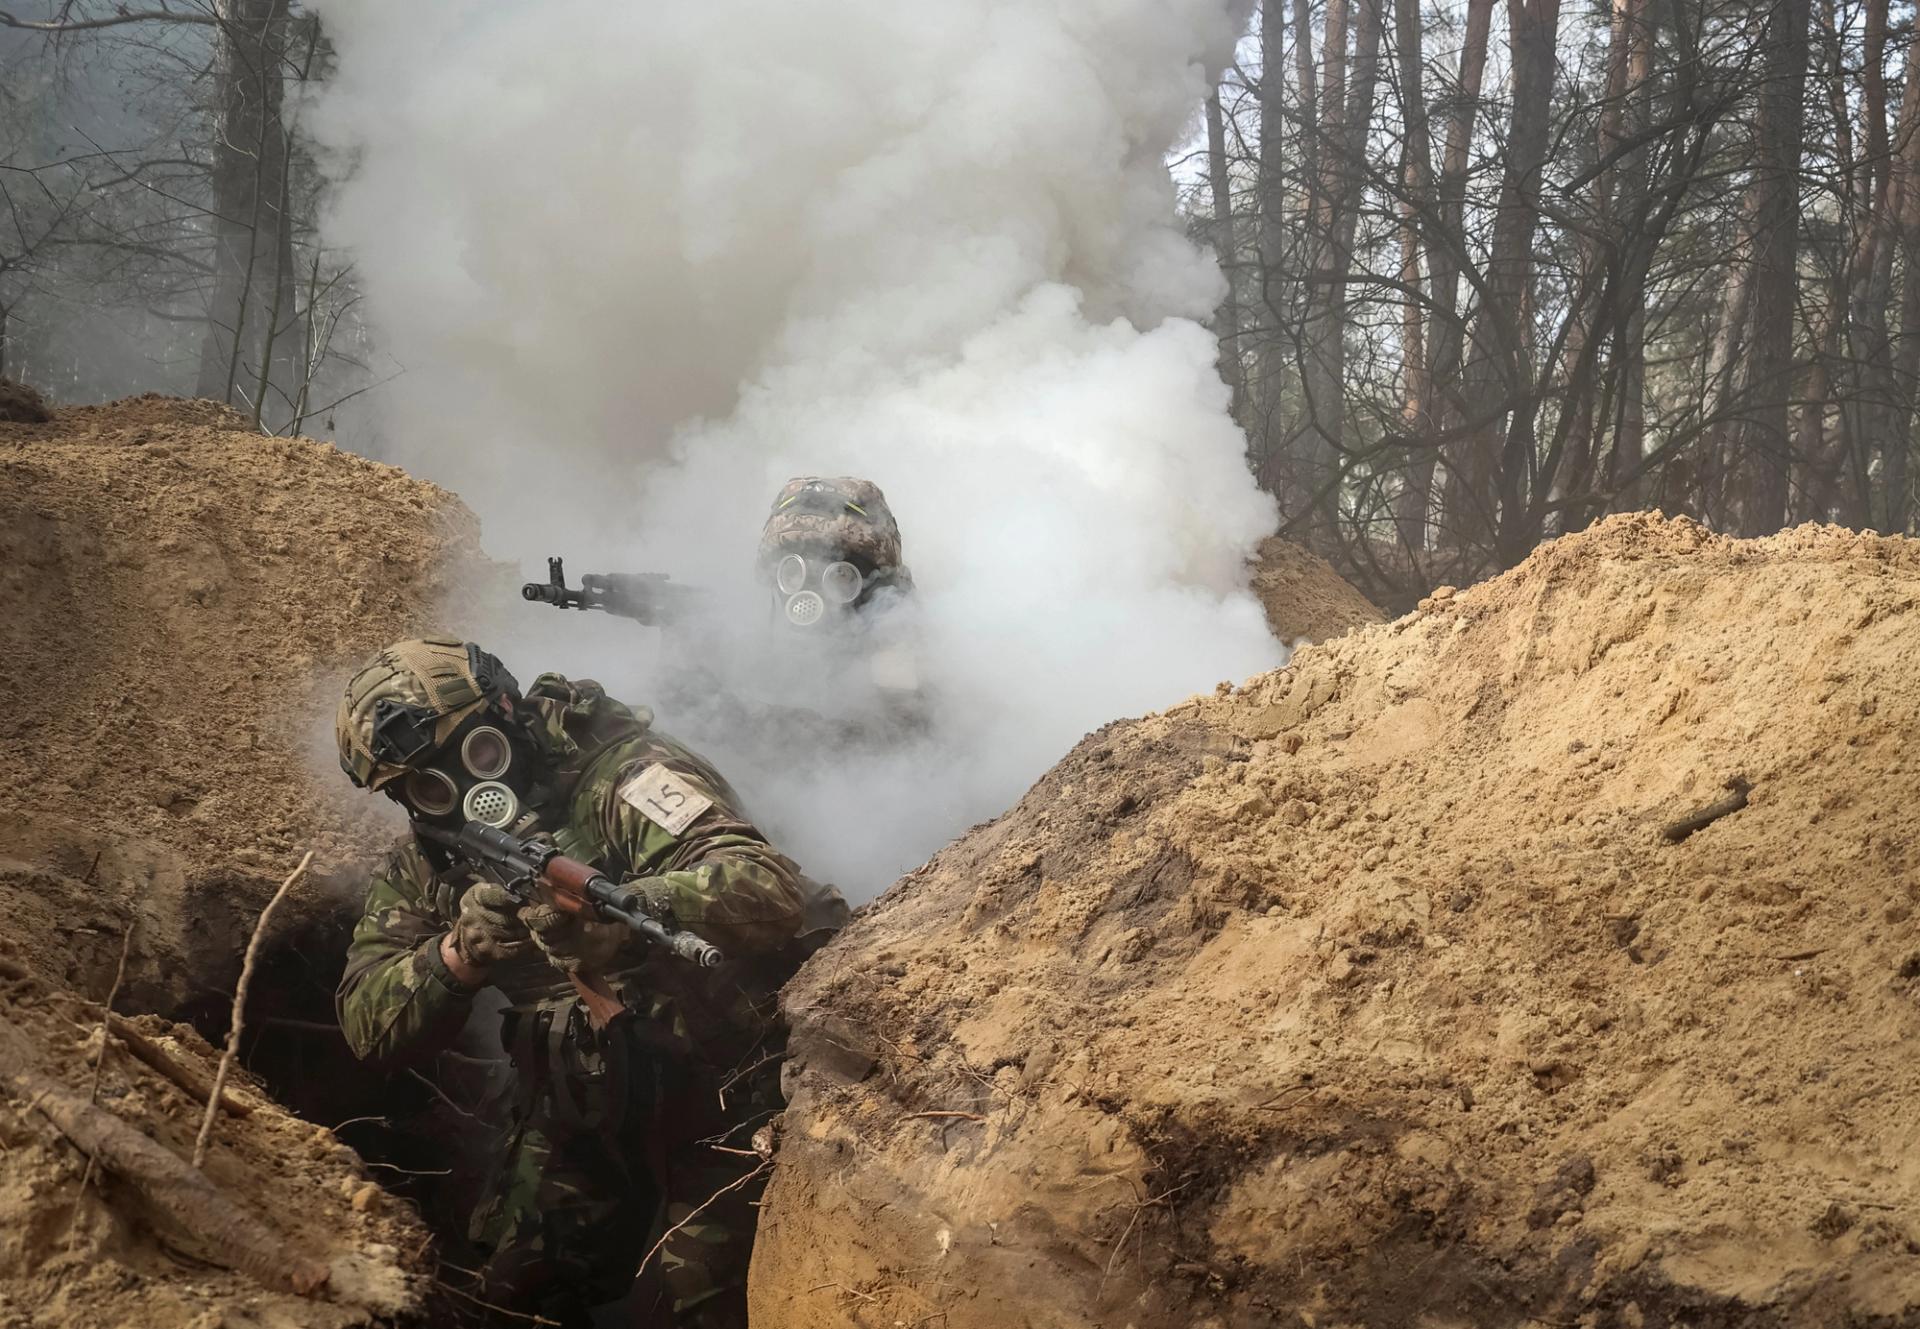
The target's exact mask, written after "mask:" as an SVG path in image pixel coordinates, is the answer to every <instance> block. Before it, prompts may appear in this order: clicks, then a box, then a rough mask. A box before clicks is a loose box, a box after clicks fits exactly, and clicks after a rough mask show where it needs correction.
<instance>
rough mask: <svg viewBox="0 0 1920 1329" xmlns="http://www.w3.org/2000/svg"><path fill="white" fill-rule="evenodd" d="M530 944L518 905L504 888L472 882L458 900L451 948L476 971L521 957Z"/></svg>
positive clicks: (530, 940) (530, 939)
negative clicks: (458, 906) (457, 913)
mask: <svg viewBox="0 0 1920 1329" xmlns="http://www.w3.org/2000/svg"><path fill="white" fill-rule="evenodd" d="M532 945H533V942H532V938H531V937H529V936H528V933H527V926H526V924H524V923H522V922H521V921H520V906H519V904H518V903H517V902H516V901H515V900H514V898H513V896H512V895H511V894H510V893H509V892H508V891H507V888H506V887H505V886H498V885H495V884H494V883H493V882H490V881H482V882H476V883H475V884H474V885H472V886H469V887H468V888H467V893H466V894H465V895H463V896H461V897H460V917H459V918H458V919H456V920H455V921H454V924H453V949H454V953H455V954H457V955H458V956H459V957H460V958H461V959H462V960H465V961H466V962H467V963H468V964H470V965H473V966H474V967H475V968H477V969H490V968H492V967H493V966H494V965H496V964H499V963H500V962H501V961H502V960H512V959H516V958H517V957H519V956H522V955H525V954H526V953H527V951H528V950H529V949H530V948H531V946H532Z"/></svg>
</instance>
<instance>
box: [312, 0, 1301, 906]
mask: <svg viewBox="0 0 1920 1329" xmlns="http://www.w3.org/2000/svg"><path fill="white" fill-rule="evenodd" d="M321 8H322V11H323V15H324V18H325V20H326V22H327V24H328V30H329V32H330V33H331V34H332V36H333V38H334V40H335V42H336V44H337V49H338V53H339V70H338V75H337V77H336V78H334V79H333V80H332V81H331V84H330V90H329V92H328V93H327V94H326V96H325V99H324V100H323V101H322V103H321V104H320V105H319V106H317V107H316V108H315V109H314V112H313V120H312V121H311V123H313V124H314V125H315V126H316V127H317V128H318V130H319V131H320V132H321V133H322V134H323V135H325V136H326V138H327V139H328V140H329V141H330V142H332V143H333V144H335V145H336V146H337V147H338V148H339V149H341V150H342V153H343V158H342V160H343V162H346V161H347V160H348V159H349V157H348V154H350V159H351V163H352V170H351V173H350V174H348V175H347V178H346V181H345V183H344V184H343V186H342V188H341V189H340V190H339V196H338V200H337V204H336V207H335V209H334V211H333V215H332V217H331V219H330V221H329V229H330V231H331V233H332V239H333V240H334V241H335V242H336V243H341V244H344V245H345V246H347V247H349V248H350V249H351V250H352V251H353V252H354V254H355V255H356V259H357V263H358V271H359V274H360V279H361V281H362V282H363V284H364V286H365V288H366V290H367V292H368V300H369V302H370V305H371V317H372V321H373V323H374V325H375V326H376V327H377V328H378V329H379V330H380V332H381V334H382V335H383V336H384V337H385V338H386V339H387V340H388V342H389V344H390V346H391V349H392V350H393V351H394V353H395V354H396V355H397V356H398V357H399V359H400V360H401V361H402V362H403V363H405V364H406V365H407V367H408V371H407V373H406V374H405V375H404V376H403V377H402V378H401V379H399V380H398V381H397V382H396V383H394V384H393V385H392V386H391V387H390V388H389V389H387V390H386V391H387V393H388V394H389V395H388V399H387V403H386V406H385V412H386V421H385V432H386V433H387V434H388V435H389V436H390V437H391V438H393V439H394V440H396V446H397V447H398V448H399V449H400V451H399V456H398V458H397V459H398V460H401V461H403V462H405V463H407V464H409V465H412V466H414V467H415V468H416V469H420V470H423V471H425V472H426V473H428V474H429V475H431V476H432V477H433V478H435V479H437V480H440V481H441V482H443V483H446V484H448V485H449V486H451V487H453V488H455V489H457V490H459V491H460V492H461V493H462V494H463V495H465V496H466V497H467V498H468V499H469V501H471V502H473V503H474V504H475V506H476V507H478V508H479V509H480V511H481V514H482V516H483V518H484V519H485V520H486V523H487V531H488V539H489V543H490V545H492V546H493V547H494V548H496V549H497V550H499V551H500V552H502V553H505V554H510V555H513V556H517V557H522V558H525V557H529V556H537V555H542V554H545V553H549V552H565V553H566V554H567V555H568V558H569V563H570V565H571V566H572V567H574V568H576V569H584V568H590V567H596V566H598V567H602V568H611V567H625V568H629V569H640V568H649V569H659V570H667V571H671V572H673V573H674V574H675V575H676V577H678V578H681V579H684V580H688V581H695V582H704V583H708V584H714V583H727V584H730V585H732V586H734V587H736V588H737V587H738V586H739V585H740V584H741V583H742V582H743V580H744V579H745V577H746V576H747V574H748V572H749V570H750V563H751V559H752V554H753V548H754V543H755V540H756V538H757V536H758V533H759V527H760V524H761V521H762V519H763V518H764V515H765V511H766V505H767V503H768V501H769V500H770V499H771V497H772V495H773V493H774V491H775V489H776V488H777V487H778V486H779V485H780V484H781V483H782V482H783V481H784V480H786V479H787V478H788V477H789V476H793V475H800V474H826V475H831V474H853V475H862V476H867V477H869V478H872V479H873V480H875V481H877V482H878V483H879V484H880V485H881V487H882V488H883V489H884V490H885V491H886V493H887V496H888V498H889V500H890V502H891V504H892V506H893V509H894V511H895V513H896V514H897V516H898V517H899V519H900V523H901V527H902V531H903V533H904V536H905V542H906V554H907V560H908V562H909V563H910V564H911V566H912V568H913V571H914V575H915V577H916V580H917V582H918V585H919V594H918V596H917V603H916V605H915V607H914V615H915V621H914V626H915V628H916V629H917V631H918V633H919V634H920V636H919V649H918V654H919V658H920V664H921V673H922V675H923V677H924V679H925V681H926V683H927V688H928V695H929V696H930V697H931V698H933V699H934V707H935V709H934V713H933V715H932V718H931V723H930V725H929V726H928V727H927V728H926V729H925V730H924V731H921V732H919V733H918V734H917V736H916V737H914V738H912V739H910V740H908V741H904V742H901V743H898V744H895V745H894V746H892V747H890V748H888V749H887V750H885V751H881V752H875V751H872V750H868V751H865V752H864V753H855V754H852V755H848V754H841V755H839V756H836V757H834V758H833V759H832V760H825V759H823V756H824V754H821V753H812V752H803V751H795V752H784V753H781V752H775V751H770V750H769V748H768V745H767V744H765V743H760V744H755V743H754V742H752V741H749V737H748V736H743V735H738V734H729V733H727V732H725V731H724V730H725V726H724V722H722V721H720V720H718V719H716V718H715V715H716V714H717V712H718V710H719V709H721V708H716V712H715V714H709V713H705V712H703V711H702V710H701V709H700V708H697V707H695V708H691V709H686V710H685V713H684V714H681V715H674V714H671V713H670V714H668V715H666V716H664V717H663V720H666V721H671V722H672V723H670V724H669V726H668V727H669V728H672V727H674V725H676V724H677V725H680V726H681V727H682V728H685V729H687V730H688V731H689V732H688V734H687V736H688V737H695V738H699V739H701V740H703V741H706V742H709V743H712V744H714V745H715V746H716V747H717V748H718V749H719V750H720V751H719V752H718V753H716V755H731V756H733V757H734V759H735V760H736V761H737V762H744V763H746V769H744V770H742V769H739V768H738V766H735V767H734V769H730V770H729V773H730V774H736V773H737V774H738V775H739V779H738V780H737V783H740V784H741V785H742V786H743V788H744V789H745V790H746V792H747V794H748V797H749V800H750V802H751V803H752V804H753V805H754V807H755V810H756V812H757V813H758V814H759V815H760V818H761V820H762V821H763V822H765V823H767V825H768V828H769V830H770V831H771V832H772V833H773V834H774V836H775V838H776V839H778V840H780V841H781V842H782V843H783V844H785V845H788V846H789V847H791V848H792V849H793V851H794V852H795V854H796V856H798V857H800V858H801V859H802V861H803V862H804V863H806V864H807V865H808V866H809V867H810V868H811V869H813V870H814V871H816V873H818V874H819V875H823V876H829V877H834V878H837V879H839V880H840V881H841V883H842V884H843V885H844V886H846V887H848V888H850V891H851V893H853V894H856V895H859V896H863V897H864V896H866V895H871V894H872V893H873V892H874V891H875V890H877V889H879V888H880V887H882V886H884V885H885V884H886V882H887V881H888V880H890V879H891V878H892V876H894V875H895V874H897V873H898V872H899V871H900V870H902V869H904V868H906V867H909V866H911V865H912V864H913V863H914V862H917V861H918V860H919V859H921V858H923V857H925V855H926V854H927V853H928V852H930V851H931V850H932V849H934V848H937V847H938V846H939V844H940V843H941V842H943V841H944V840H945V839H946V838H948V837H949V836H951V835H953V834H955V833H957V832H958V831H960V830H962V829H964V828H965V826H966V825H968V824H969V823H970V822H972V821H976V820H980V819H983V818H985V817H987V816H991V815H993V814H994V813H996V812H998V811H1000V810H1001V809H1003V808H1004V807H1006V806H1007V805H1008V804H1009V803H1010V802H1011V801H1012V800H1013V799H1014V798H1016V797H1017V796H1018V795H1019V793H1020V792H1021V791H1022V790H1023V789H1024V788H1025V786H1026V785H1027V784H1028V783H1029V782H1030V781H1031V780H1032V779H1033V778H1035V777H1036V776H1037V775H1038V774H1039V773H1040V772H1041V771H1043V770H1044V769H1045V768H1046V767H1047V766H1048V765H1049V764H1050V763H1051V762H1052V761H1054V760H1055V759H1057V758H1058V757H1059V756H1060V755H1061V754H1062V753H1063V752H1064V751H1065V750H1066V748H1067V747H1068V746H1069V745H1070V744H1071V743H1072V742H1073V741H1074V740H1075V739H1077V738H1078V737H1079V736H1080V735H1081V734H1082V733H1083V732H1085V731H1086V730H1087V729H1089V728H1092V727H1094V726H1096V725H1098V724H1100V723H1103V722H1104V721H1106V720H1108V719H1112V718H1114V717H1116V716H1119V715H1124V714H1129V713H1137V712H1139V711H1142V710H1146V709H1152V708H1155V707H1159V706H1164V705H1167V704H1170V703H1171V702H1174V701H1177V700H1178V699H1179V698H1180V697H1182V696H1184V695H1186V694H1187V693H1189V692H1192V691H1194V690H1197V689H1203V688H1206V687H1209V686H1211V685H1212V684H1213V683H1214V682H1216V681H1217V680H1219V679H1222V678H1237V677H1242V676H1245V675H1247V674H1249V673H1253V672H1256V671H1258V670H1260V669H1264V668H1268V667H1271V666H1272V665H1274V664H1277V663H1279V662H1280V660H1281V658H1282V655H1283V651H1282V649H1281V648H1280V646H1279V645H1278V644H1277V643H1276V642H1274V641H1273V639H1272V638H1271V637H1270V636H1269V634H1268V633H1267V630H1266V627H1265V625H1264V622H1263V619H1262V616H1261V613H1260V610H1259V607H1258V606H1257V604H1256V603H1255V602H1254V601H1253V599H1252V598H1251V596H1250V595H1249V594H1248V593H1247V592H1246V590H1245V587H1244V583H1245V569H1244V560H1245V558H1246V557H1247V555H1248V554H1249V553H1250V552H1251V549H1252V546H1253V544H1254V542H1255V541H1257V540H1258V539H1259V537H1260V536H1262V535H1263V534H1265V533H1267V532H1268V531H1270V530H1271V529H1272V528H1273V525H1274V512H1273V510H1272V506H1271V504H1270V502H1269V501H1268V500H1267V499H1266V498H1265V497H1264V496H1263V495H1262V494H1260V493H1259V491H1258V490H1257V489H1256V488H1255V487H1254V485H1253V483H1252V481H1251V479H1250V478H1249V476H1248V473H1247V469H1246V466H1245V464H1244V461H1243V459H1242V452H1243V448H1244V442H1243V440H1242V439H1241V437H1240V435H1239V433H1238V431H1237V430H1236V429H1235V428H1234V426H1233V424H1232V422H1231V420H1230V419H1229V418H1228V415H1227V393H1226V389H1225V388H1224V386H1223V385H1222V384H1221V382H1220V380H1219V378H1218V375H1217V373H1216V371H1215V368H1214V357H1215V345H1214V342H1213V339H1212V337H1211V336H1210V334H1208V333H1207V332H1206V331H1205V329H1204V328H1202V327H1201V326H1200V325H1199V323H1198V322H1196V321H1195V320H1200V319H1204V318H1205V317H1206V316H1207V314H1208V312H1209V311H1210V310H1211V308H1212V306H1213V305H1214V303H1215V302H1216V301H1217V299H1218V297H1219V295H1220V291H1221V282H1220V277H1219V274H1218V272H1217V271H1216V270H1215V269H1214V267H1213V266H1212V263H1211V260H1210V259H1209V258H1208V257H1207V256H1206V255H1204V254H1203V253H1202V252H1201V251H1200V250H1198V249H1197V248H1196V247H1195V246H1194V245H1192V244H1191V243H1190V242H1189V241H1188V240H1187V239H1186V237H1185V236H1184V235H1183V234H1182V232H1181V231H1180V229H1179V227H1178V225H1177V223H1176V221H1175V217H1174V209H1173V191H1172V187H1171V184H1170V182H1169V181H1168V178H1167V174H1166V170H1165V167H1164V165H1163V156H1164V153H1165V152H1166V150H1167V148H1168V146H1169V145H1170V144H1172V143H1174V142H1175V141H1176V140H1177V139H1178V138H1179V137H1180V136H1181V133H1182V131H1183V128H1184V127H1185V126H1186V125H1187V124H1188V122H1189V121H1190V120H1191V118H1192V116H1193V114H1194V111H1195V108H1196V107H1197V106H1198V104H1199V103H1200V100H1201V99H1202V98H1203V97H1204V95H1205V92H1206V88H1207V72H1206V71H1207V69H1208V67H1209V66H1210V65H1214V66H1217V65H1218V63H1220V62H1222V61H1224V60H1225V59H1226V58H1227V57H1228V55H1229V53H1230V51H1231V47H1232V43H1233V41H1234V37H1235V34H1236V32H1237V31H1238V28H1239V26H1240V23H1241V20H1242V19H1243V17H1244V15H1243V13H1242V12H1240V9H1239V8H1238V7H1236V6H1235V5H1233V4H1229V3H1227V2H1226V0H1101V2H1100V3H1088V2H1087V0H1030V2H1029V3H1024V4H1019V5H1013V4H1007V3H1005V2H1004V0H947V2H946V3H942V4H939V5H901V4H898V3H892V2H888V0H812V2H811V3H802V4H792V3H785V4H782V3H774V2H773V0H753V2H752V3H748V2H747V0H712V2H710V3H706V4H702V5H672V6H634V5H628V4H622V3H616V2H615V0H562V2H551V0H550V2H548V3H541V4H532V3H523V4H503V3H499V0H484V2H483V0H438V2H437V3H435V4H432V5H395V4H391V3H383V2H382V0H326V3H324V4H323V5H322V6H321ZM744 612H746V613H748V614H753V613H763V612H764V602H763V601H760V600H754V601H752V604H751V608H750V609H748V610H746V611H744ZM541 613H543V614H547V615H551V614H552V611H549V610H544V609H539V610H535V609H528V610H526V611H524V613H522V614H521V615H519V616H517V617H516V619H515V620H514V623H515V624H516V626H517V627H518V629H519V630H517V631H509V633H508V636H509V641H508V644H507V647H506V649H503V650H502V654H503V655H508V656H509V660H510V663H513V664H514V665H515V667H516V668H518V669H520V670H521V671H522V675H523V677H524V676H526V674H528V673H531V672H532V671H533V670H534V669H535V668H539V667H561V668H566V669H569V670H584V671H586V672H593V673H595V674H596V675H597V676H599V677H602V678H603V679H604V680H605V681H607V682H608V683H609V684H610V685H615V686H616V688H617V689H624V690H625V691H626V692H628V693H629V694H637V695H636V696H635V699H637V700H644V699H646V696H647V694H648V691H649V689H648V688H647V686H646V684H647V678H646V673H647V672H648V670H647V664H648V661H647V657H646V656H644V655H642V654H641V653H638V652H633V651H630V650H627V649H623V648H620V647H617V646H613V645H612V644H611V638H610V637H609V635H608V634H607V633H606V632H605V631H595V632H592V633H579V634H576V633H574V632H573V631H572V629H573V628H574V627H575V626H576V624H578V623H579V622H580V620H579V619H577V618H576V619H570V620H562V619H558V618H554V617H549V618H547V619H540V620H537V621H536V620H534V619H532V618H530V617H529V615H533V614H541ZM620 626H622V627H625V626H626V625H620ZM473 630H474V631H476V632H477V631H478V629H477V628H475V629H473ZM522 632H524V633H525V634H526V636H527V638H528V639H529V640H528V641H527V642H526V645H527V646H528V647H530V648H537V649H538V650H539V652H540V654H539V655H537V656H534V655H532V654H531V651H521V650H518V649H515V647H517V646H519V645H520V643H519V642H516V641H513V640H511V639H512V638H517V637H520V636H521V634H522ZM638 632H639V630H638V629H633V630H632V631H631V632H630V633H629V640H637V634H638ZM495 636H496V640H498V639H499V633H498V632H496V634H495ZM535 638H537V641H536V640H534V639H535ZM509 652H511V654H510V653H509ZM727 654H729V655H734V656H735V657H736V658H732V659H729V660H726V661H722V662H718V664H719V669H718V678H717V680H716V686H717V687H724V688H727V689H735V688H738V689H744V690H753V691H758V692H761V693H763V694H766V693H778V692H780V691H781V690H782V689H786V690H788V691H791V689H792V688H793V687H794V685H795V684H796V680H795V679H794V678H793V677H792V676H791V675H792V673H793V672H794V668H795V666H794V665H793V663H792V661H791V660H790V659H775V660H774V661H772V662H769V661H768V660H767V658H766V657H765V656H764V655H752V654H751V653H734V652H728V653H727ZM815 682H816V683H818V680H816V681H815ZM827 683H828V684H829V685H831V680H827ZM683 709H684V708H683ZM723 764H724V763H723Z"/></svg>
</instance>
